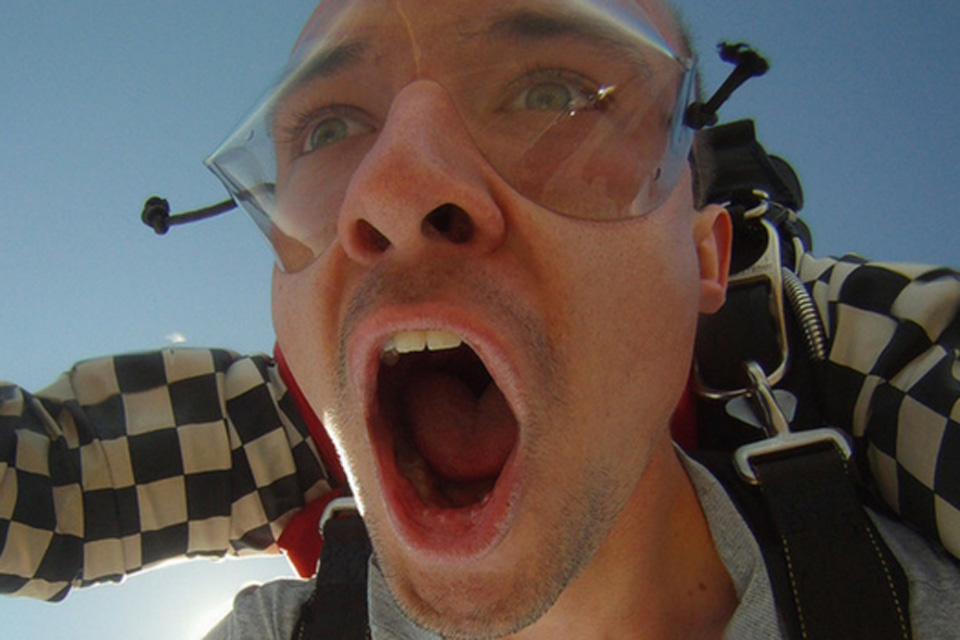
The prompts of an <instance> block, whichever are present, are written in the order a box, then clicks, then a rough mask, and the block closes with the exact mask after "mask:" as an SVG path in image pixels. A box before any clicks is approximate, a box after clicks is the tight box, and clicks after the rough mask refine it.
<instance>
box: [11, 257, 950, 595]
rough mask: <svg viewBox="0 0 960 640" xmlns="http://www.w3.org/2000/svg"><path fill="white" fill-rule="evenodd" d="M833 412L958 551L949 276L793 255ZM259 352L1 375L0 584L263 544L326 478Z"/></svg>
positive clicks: (148, 357) (163, 356)
mask: <svg viewBox="0 0 960 640" xmlns="http://www.w3.org/2000/svg"><path fill="white" fill-rule="evenodd" d="M800 276H801V278H802V279H803V280H804V281H805V282H806V283H807V286H808V288H809V289H810V291H811V293H812V295H813V297H814V299H815V301H816V303H817V306H818V308H819V310H820V312H821V314H822V315H823V317H824V318H825V325H826V327H827V330H828V333H829V337H830V340H831V348H830V356H829V359H830V363H829V371H828V376H829V383H830V384H829V385H828V388H830V389H831V394H832V395H831V398H830V399H828V402H830V403H831V411H830V413H831V416H832V418H833V420H834V421H835V422H836V424H837V426H842V427H844V428H847V429H848V430H849V431H850V432H851V433H852V434H853V436H854V438H855V440H856V441H857V443H858V449H859V453H860V455H862V456H865V457H866V460H867V462H868V463H869V468H870V471H871V474H872V478H873V481H874V483H875V485H876V487H877V489H878V492H879V494H880V495H881V496H882V497H883V499H884V500H885V501H886V502H887V503H888V504H889V505H890V506H891V507H892V508H893V509H894V510H895V511H897V512H899V513H900V514H901V515H902V516H903V517H904V518H905V519H906V520H908V521H910V522H911V523H913V524H914V525H916V526H917V527H919V528H920V529H921V530H922V531H923V532H924V533H925V534H926V535H927V536H928V537H930V538H931V539H934V540H938V541H940V542H941V543H942V544H943V545H944V546H945V547H946V548H947V549H948V550H949V551H950V552H951V553H953V555H955V556H958V557H960V314H958V309H960V275H958V274H957V273H956V272H954V271H951V270H947V269H939V268H931V267H922V266H915V265H894V264H879V263H866V262H864V261H863V260H861V259H859V258H855V257H845V258H843V259H840V260H832V259H820V260H817V259H813V258H809V257H805V258H804V260H803V262H802V265H801V270H800ZM330 486H331V483H330V481H329V479H328V474H327V471H326V470H325V469H324V467H323V465H322V463H321V462H320V456H319V455H318V452H317V447H316V445H315V443H314V442H313V441H312V440H311V438H310V436H309V432H308V429H307V427H306V426H305V423H304V421H303V419H302V418H301V416H300V415H299V412H298V410H297V407H296V403H295V402H294V401H293V399H292V397H291V394H290V393H289V392H288V390H287V388H286V386H285V385H284V383H283V381H282V379H281V378H280V375H279V372H278V368H277V365H276V364H275V363H274V361H273V360H272V359H271V358H269V357H267V356H262V355H261V356H250V357H242V356H240V355H238V354H235V353H232V352H229V351H222V350H201V349H168V350H164V351H160V352H153V353H144V354H135V355H126V356H117V357H110V358H102V359H97V360H90V361H87V362H83V363H80V364H78V365H76V366H75V367H74V368H73V369H72V370H71V371H69V372H68V373H66V374H64V375H63V377H61V378H60V379H59V380H58V381H57V382H56V383H54V384H53V385H52V386H50V387H48V388H47V389H45V390H43V391H41V392H40V393H37V394H35V395H31V394H29V393H27V392H26V391H23V390H22V389H20V388H18V387H15V386H12V385H0V592H3V593H11V594H15V595H23V596H30V597H35V598H44V599H59V598H62V597H64V596H65V595H66V593H67V591H69V589H71V588H73V587H77V586H85V585H89V584H94V583H99V582H106V581H117V580H120V579H121V578H122V577H123V576H124V575H126V574H129V573H133V572H136V571H139V570H140V569H143V568H145V567H149V566H151V565H155V564H157V563H159V562H161V561H163V560H166V559H170V558H174V557H182V556H223V555H227V554H234V555H242V554H248V553H261V552H265V551H271V550H274V549H275V548H276V542H277V539H278V537H279V536H280V533H281V531H282V530H283V528H284V526H285V525H286V523H287V522H288V521H289V520H290V518H292V516H293V515H294V514H295V513H296V512H297V511H298V510H300V509H301V508H302V507H303V506H304V505H305V504H307V503H308V502H311V501H313V500H315V499H316V498H318V497H319V496H321V495H323V494H324V493H326V492H327V491H329V490H330Z"/></svg>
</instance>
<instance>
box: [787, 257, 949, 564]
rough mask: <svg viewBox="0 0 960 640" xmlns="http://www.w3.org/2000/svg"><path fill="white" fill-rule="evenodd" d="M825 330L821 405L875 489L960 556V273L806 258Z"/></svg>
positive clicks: (805, 271) (803, 273) (853, 259)
mask: <svg viewBox="0 0 960 640" xmlns="http://www.w3.org/2000/svg"><path fill="white" fill-rule="evenodd" d="M800 276H801V278H802V279H803V280H804V281H805V282H806V283H807V286H808V288H809V289H810V291H811V293H812V295H813V298H814V300H815V301H816V304H817V307H818V309H819V310H820V312H821V314H822V316H823V317H824V318H825V319H826V328H827V332H828V334H829V337H830V342H831V345H830V355H829V363H828V366H827V385H826V388H827V389H829V397H827V398H826V399H825V404H826V406H827V415H828V416H830V419H831V421H832V422H833V424H835V425H837V426H845V427H847V428H849V429H850V431H851V432H852V434H853V436H854V438H855V441H856V443H857V445H858V446H857V450H858V452H859V454H860V456H861V463H862V465H863V466H864V467H866V468H867V469H869V473H870V474H871V475H872V477H873V479H874V482H875V484H876V487H877V490H878V492H879V494H880V495H881V496H882V498H883V499H884V501H886V502H887V504H889V505H890V506H891V507H892V508H893V509H894V510H895V511H896V512H897V513H899V514H900V515H901V516H902V517H903V518H904V519H905V520H907V521H908V522H910V523H912V524H913V525H915V526H917V527H918V528H919V529H920V530H921V531H923V533H924V534H926V535H927V536H928V537H930V538H932V539H934V540H938V541H940V542H941V543H942V544H943V546H944V547H945V548H946V549H947V550H948V551H950V552H951V553H952V554H953V555H954V556H956V557H958V558H960V274H958V273H957V272H956V271H954V270H951V269H945V268H938V267H930V266H921V265H911V264H886V263H876V262H868V261H865V260H863V259H862V258H859V257H856V256H845V257H843V258H840V259H839V260H833V259H813V258H805V259H804V263H803V264H802V268H801V273H800Z"/></svg>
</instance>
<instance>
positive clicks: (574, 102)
mask: <svg viewBox="0 0 960 640" xmlns="http://www.w3.org/2000/svg"><path fill="white" fill-rule="evenodd" d="M568 75H569V74H567V73H562V72H558V71H543V72H536V73H534V74H531V75H530V76H527V77H525V78H523V79H522V80H521V82H522V85H523V86H522V88H521V89H520V90H519V91H518V92H517V94H516V95H515V97H514V98H513V99H512V100H511V101H510V102H509V104H508V105H507V107H508V109H510V110H525V111H552V112H562V111H577V110H579V109H583V108H589V107H592V106H594V104H595V103H596V96H597V92H596V91H594V90H592V89H590V88H588V86H589V85H588V83H587V81H586V80H585V79H581V78H579V77H576V78H568V77H567V76H568Z"/></svg>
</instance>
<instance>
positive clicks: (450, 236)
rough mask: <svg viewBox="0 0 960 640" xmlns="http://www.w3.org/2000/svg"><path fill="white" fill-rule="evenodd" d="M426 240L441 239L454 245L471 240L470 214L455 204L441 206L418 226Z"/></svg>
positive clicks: (471, 222) (471, 225)
mask: <svg viewBox="0 0 960 640" xmlns="http://www.w3.org/2000/svg"><path fill="white" fill-rule="evenodd" d="M420 229H421V230H422V231H423V235H425V236H426V237H428V238H443V239H446V240H449V241H450V242H452V243H454V244H463V243H465V242H469V241H470V240H471V239H472V238H473V221H472V220H471V219H470V214H468V213H467V212H466V211H464V210H463V209H462V208H460V207H458V206H457V205H455V204H450V203H447V204H442V205H440V206H439V207H437V208H436V209H434V210H433V211H431V212H430V213H428V214H427V216H426V217H425V218H424V219H423V223H421V225H420Z"/></svg>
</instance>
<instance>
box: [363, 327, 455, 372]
mask: <svg viewBox="0 0 960 640" xmlns="http://www.w3.org/2000/svg"><path fill="white" fill-rule="evenodd" d="M462 344H463V338H461V337H460V336H458V335H457V334H455V333H450V332H448V331H401V332H400V333H396V334H394V335H393V336H392V337H391V338H390V339H389V340H387V342H386V343H385V344H384V345H383V350H382V351H381V352H380V359H381V360H383V361H384V362H386V363H387V364H390V365H393V364H396V363H397V361H398V360H399V359H400V355H401V354H404V353H416V352H419V351H424V350H430V351H443V350H445V349H456V348H457V347H459V346H460V345H462Z"/></svg>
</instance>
